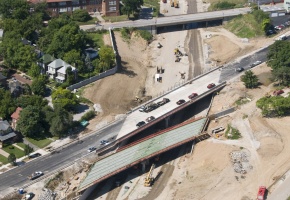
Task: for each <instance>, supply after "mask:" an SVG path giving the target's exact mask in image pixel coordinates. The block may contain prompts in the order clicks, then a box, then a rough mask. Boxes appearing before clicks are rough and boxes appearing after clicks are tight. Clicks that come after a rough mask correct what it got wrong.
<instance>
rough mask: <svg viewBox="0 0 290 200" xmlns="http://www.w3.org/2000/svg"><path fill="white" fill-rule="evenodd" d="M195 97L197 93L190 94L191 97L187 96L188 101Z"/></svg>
mask: <svg viewBox="0 0 290 200" xmlns="http://www.w3.org/2000/svg"><path fill="white" fill-rule="evenodd" d="M196 96H197V93H192V94H191V95H189V96H188V98H189V99H193V98H194V97H196Z"/></svg>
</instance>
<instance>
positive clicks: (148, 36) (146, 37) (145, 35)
mask: <svg viewBox="0 0 290 200" xmlns="http://www.w3.org/2000/svg"><path fill="white" fill-rule="evenodd" d="M138 32H139V35H140V36H141V37H142V38H143V39H144V40H146V41H147V42H150V41H151V40H152V38H153V35H152V34H151V33H149V32H148V31H146V30H139V31H138Z"/></svg>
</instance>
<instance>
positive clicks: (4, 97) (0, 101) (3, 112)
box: [0, 88, 16, 119]
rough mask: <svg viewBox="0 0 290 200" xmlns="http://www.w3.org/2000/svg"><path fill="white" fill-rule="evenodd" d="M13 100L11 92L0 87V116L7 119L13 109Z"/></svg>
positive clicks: (14, 107)
mask: <svg viewBox="0 0 290 200" xmlns="http://www.w3.org/2000/svg"><path fill="white" fill-rule="evenodd" d="M15 109H16V106H15V101H14V99H13V98H12V97H11V93H10V92H9V91H7V90H4V89H2V88H0V117H2V118H4V119H7V118H9V117H10V115H11V114H12V113H13V112H14V111H15Z"/></svg>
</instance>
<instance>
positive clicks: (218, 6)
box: [213, 1, 236, 10]
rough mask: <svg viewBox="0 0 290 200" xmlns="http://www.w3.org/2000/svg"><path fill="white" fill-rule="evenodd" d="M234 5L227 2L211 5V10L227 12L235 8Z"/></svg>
mask: <svg viewBox="0 0 290 200" xmlns="http://www.w3.org/2000/svg"><path fill="white" fill-rule="evenodd" d="M235 6H236V4H235V3H230V2H228V1H222V2H217V3H215V4H214V5H213V10H227V9H233V8H235Z"/></svg>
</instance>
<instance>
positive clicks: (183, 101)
mask: <svg viewBox="0 0 290 200" xmlns="http://www.w3.org/2000/svg"><path fill="white" fill-rule="evenodd" d="M183 103H185V100H184V99H180V100H179V101H177V102H176V104H177V105H181V104H183Z"/></svg>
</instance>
